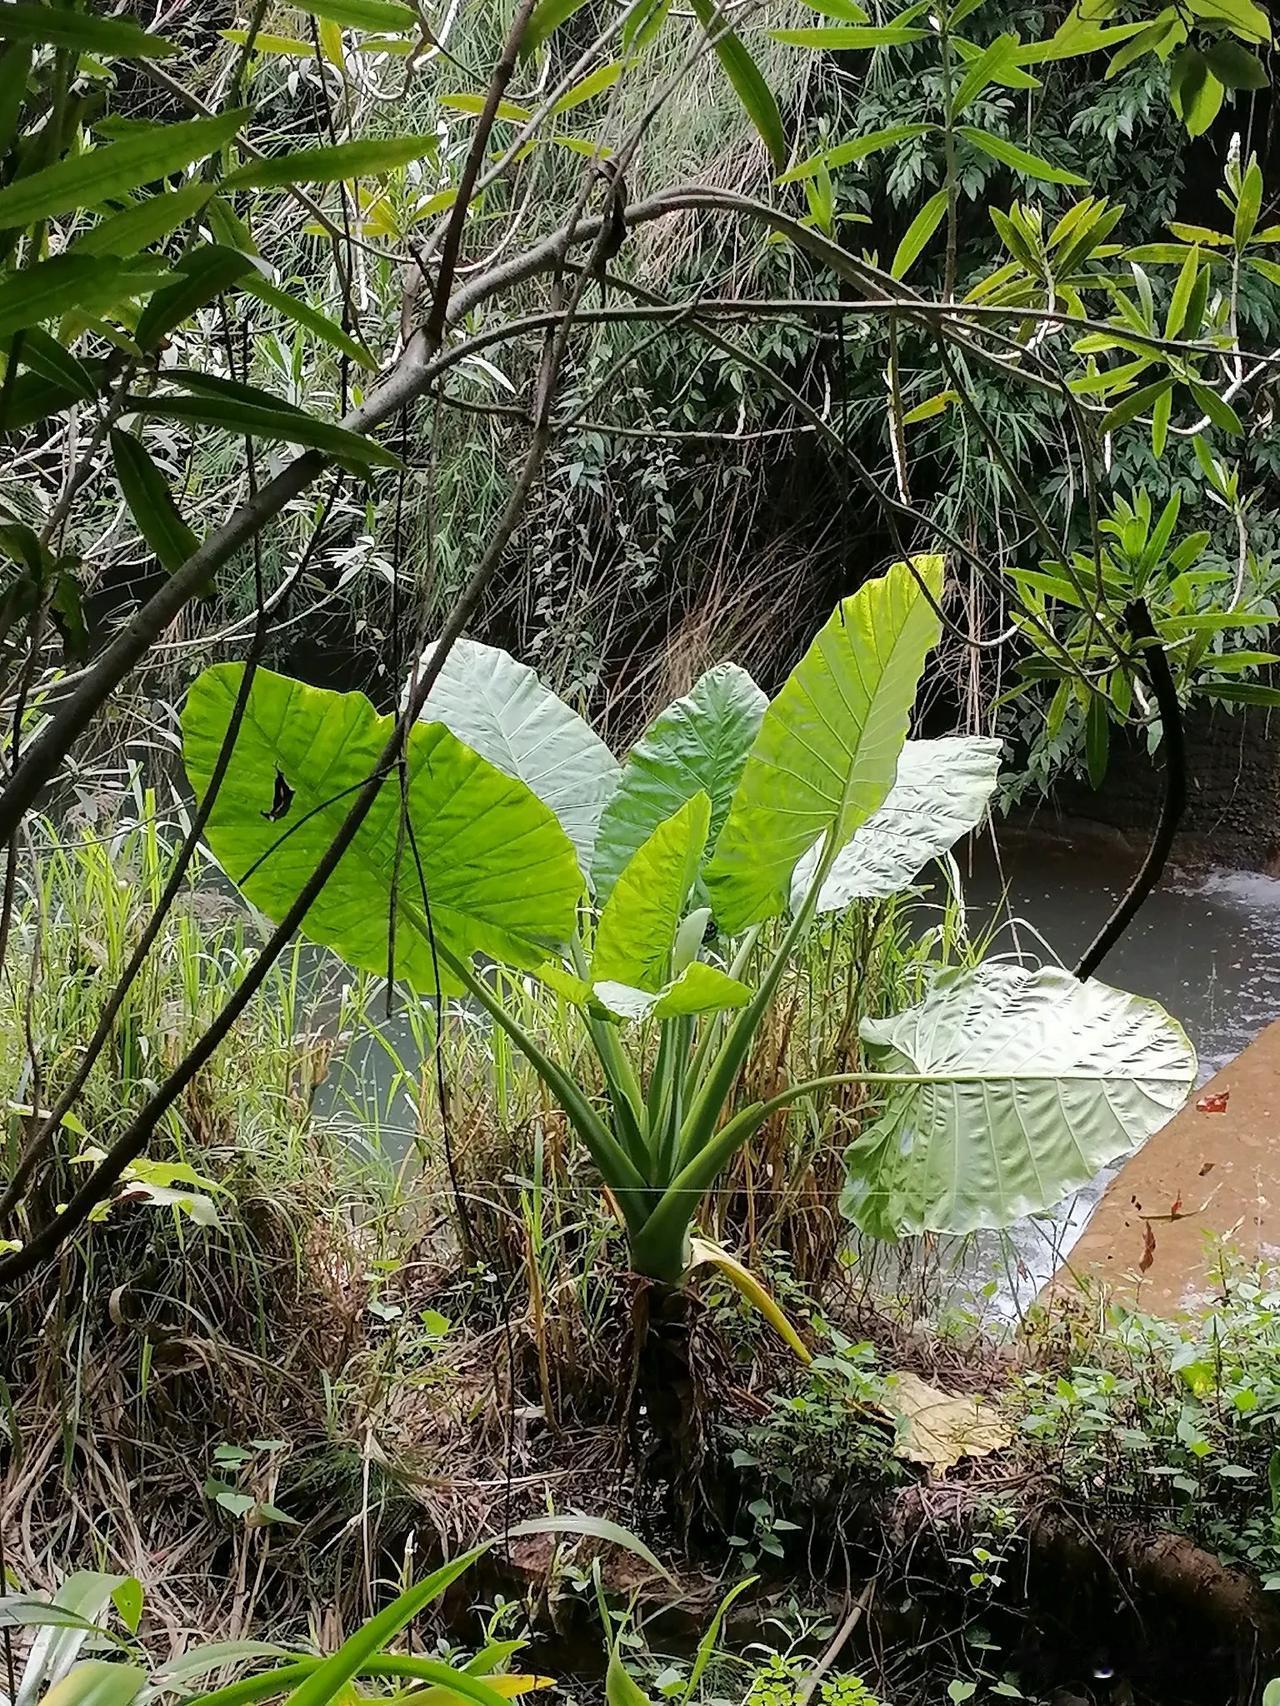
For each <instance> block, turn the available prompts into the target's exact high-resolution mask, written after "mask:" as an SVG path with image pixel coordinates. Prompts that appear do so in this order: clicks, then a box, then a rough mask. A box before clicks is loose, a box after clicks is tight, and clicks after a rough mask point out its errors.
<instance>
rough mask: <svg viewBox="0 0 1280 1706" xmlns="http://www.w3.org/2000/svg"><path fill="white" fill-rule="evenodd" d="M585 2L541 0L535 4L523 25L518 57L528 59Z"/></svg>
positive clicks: (575, 0) (581, 0) (584, 0)
mask: <svg viewBox="0 0 1280 1706" xmlns="http://www.w3.org/2000/svg"><path fill="white" fill-rule="evenodd" d="M585 4H586V0H542V3H541V4H540V5H538V6H535V7H534V9H533V15H532V16H531V17H530V19H529V22H528V23H527V24H526V25H525V27H524V35H523V36H522V37H521V39H520V57H521V59H528V58H529V57H530V55H532V54H534V53H536V52H537V51H538V49H539V48H540V47H541V46H542V44H543V42H544V41H546V39H547V37H548V36H549V35H550V34H551V33H552V31H553V30H558V29H559V28H560V26H561V24H563V23H564V22H565V20H566V19H568V18H571V17H572V16H573V14H574V13H575V12H576V11H578V10H579V9H580V8H581V7H582V6H584V5H585Z"/></svg>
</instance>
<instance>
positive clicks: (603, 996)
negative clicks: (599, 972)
mask: <svg viewBox="0 0 1280 1706" xmlns="http://www.w3.org/2000/svg"><path fill="white" fill-rule="evenodd" d="M592 992H593V994H594V995H595V997H596V999H597V1000H598V1001H599V1002H600V1004H601V1005H602V1006H603V1007H605V1008H606V1009H607V1010H608V1012H609V1013H611V1014H612V1015H613V1016H614V1017H615V1018H618V1019H648V1018H653V1019H678V1018H689V1017H693V1016H694V1015H695V1014H698V1013H727V1012H728V1011H729V1010H730V1009H731V1008H734V1007H745V1006H746V1005H747V1003H748V1001H750V999H751V991H750V989H748V987H747V985H746V984H745V983H740V982H739V981H738V979H737V978H736V977H730V976H729V974H728V972H725V971H721V970H720V968H719V966H712V965H708V964H707V963H706V961H705V960H693V961H692V962H691V963H690V964H689V965H687V966H686V967H685V968H684V970H683V971H682V972H681V973H680V975H679V977H676V978H673V979H672V980H671V982H670V983H668V984H665V985H664V986H663V987H662V988H661V989H660V990H658V991H657V992H656V993H654V992H653V991H650V990H647V989H636V988H635V987H634V986H633V985H631V984H626V983H618V982H615V981H613V980H611V979H604V980H602V981H601V982H599V983H597V984H595V985H594V986H593V991H592Z"/></svg>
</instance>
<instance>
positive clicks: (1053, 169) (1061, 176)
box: [957, 124, 1088, 185]
mask: <svg viewBox="0 0 1280 1706" xmlns="http://www.w3.org/2000/svg"><path fill="white" fill-rule="evenodd" d="M957 132H958V134H959V135H960V136H963V137H964V138H965V140H966V141H967V142H971V143H972V144H973V146H974V147H975V148H979V149H981V151H982V152H983V153H984V154H987V155H990V157H991V158H992V159H993V160H998V161H999V162H1000V164H1001V165H1002V166H1008V167H1010V168H1011V169H1012V170H1013V171H1015V172H1021V173H1022V175H1023V176H1024V177H1027V178H1041V179H1043V180H1044V182H1045V183H1049V184H1086V185H1087V183H1088V179H1087V178H1082V177H1081V176H1080V174H1079V172H1069V171H1068V170H1067V169H1066V167H1065V166H1055V165H1054V164H1053V162H1052V161H1051V160H1045V159H1044V158H1043V157H1042V156H1041V155H1039V154H1032V153H1031V152H1030V151H1029V150H1028V149H1026V148H1019V147H1018V145H1017V144H1016V143H1014V142H1010V141H1008V140H1007V138H1005V137H1003V136H993V135H992V134H991V132H990V131H989V130H978V129H977V128H976V126H974V125H971V124H962V125H959V126H957Z"/></svg>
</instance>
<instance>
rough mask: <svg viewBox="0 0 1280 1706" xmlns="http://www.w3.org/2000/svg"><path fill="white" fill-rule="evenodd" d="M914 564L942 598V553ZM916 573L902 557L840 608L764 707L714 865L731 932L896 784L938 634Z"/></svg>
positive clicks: (764, 908)
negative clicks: (818, 846)
mask: <svg viewBox="0 0 1280 1706" xmlns="http://www.w3.org/2000/svg"><path fill="white" fill-rule="evenodd" d="M916 572H918V573H919V574H920V576H921V578H923V580H924V582H925V584H926V585H927V586H928V588H929V590H930V592H931V593H932V595H933V598H934V599H935V600H937V599H939V598H940V597H941V593H942V560H941V558H938V557H922V558H919V559H917V565H916ZM916 572H913V570H912V569H911V568H910V567H909V566H908V565H907V564H905V563H895V564H894V566H893V567H892V568H891V569H890V570H889V572H888V573H887V574H885V575H881V576H879V577H878V578H877V579H875V580H870V581H868V582H867V583H866V584H865V585H864V586H862V587H860V588H859V589H858V591H857V592H856V593H854V594H853V596H852V597H851V598H846V599H844V600H843V602H842V603H840V604H839V605H837V607H836V609H835V611H834V613H833V614H832V616H831V619H830V620H829V621H828V622H827V624H826V625H825V627H823V628H822V629H821V630H820V631H819V633H818V635H817V637H816V639H815V640H814V642H813V644H812V645H811V646H810V647H809V650H808V651H807V652H806V653H805V655H804V657H803V658H801V660H800V662H799V663H798V664H797V665H796V667H795V669H794V670H793V671H792V672H791V675H790V676H789V678H788V680H787V682H786V684H785V686H784V687H783V689H782V691H781V692H780V693H779V694H778V697H777V698H776V699H775V700H774V701H773V703H772V704H771V705H770V706H769V709H768V710H767V711H766V712H765V716H764V721H763V723H762V724H761V728H760V733H759V734H758V736H757V737H756V741H755V744H754V746H753V747H752V749H751V755H750V757H749V758H748V759H747V765H746V769H745V770H744V771H743V774H742V780H741V782H740V783H739V784H738V789H737V792H736V793H735V795H734V797H733V803H732V805H731V806H730V808H729V815H728V819H727V820H726V822H725V826H724V829H723V830H722V831H721V834H720V839H719V841H718V842H717V843H716V850H715V854H714V856H713V858H712V860H711V863H710V865H709V866H708V868H707V887H708V889H709V890H710V893H711V901H712V905H713V907H714V908H715V914H716V919H717V922H718V923H719V925H720V928H721V929H722V930H724V931H726V932H727V933H728V934H730V935H733V934H735V933H736V932H738V931H740V930H743V929H745V928H746V927H747V926H748V925H751V924H756V923H758V922H760V921H761V920H762V919H765V918H772V917H774V916H776V914H778V913H779V912H782V911H783V910H784V909H785V908H786V906H787V903H788V901H789V899H790V894H791V877H792V873H793V872H794V870H795V868H796V865H797V864H798V863H799V861H800V859H801V858H803V856H804V855H805V854H806V853H807V852H808V851H809V849H810V848H811V847H813V846H814V845H815V843H817V842H818V841H819V840H821V839H822V837H823V836H824V835H826V833H827V832H828V831H829V830H831V831H833V832H834V837H835V844H836V846H838V847H842V846H843V845H844V844H845V843H846V842H847V841H848V840H849V839H850V837H851V836H852V835H853V833H854V831H855V830H856V829H858V828H859V826H860V825H861V824H863V823H865V822H866V820H867V818H869V817H870V816H871V814H872V812H874V811H875V810H876V809H877V807H879V806H880V804H881V803H882V802H883V800H884V798H885V796H886V795H887V794H888V792H889V789H890V788H891V787H892V785H893V779H894V775H895V773H896V770H897V765H898V755H899V753H900V752H901V750H902V743H903V741H904V740H905V739H906V733H907V719H908V716H909V715H910V712H911V706H912V704H913V702H914V700H915V696H916V686H917V683H918V682H919V679H920V672H921V670H922V669H923V667H924V660H925V658H926V656H927V655H928V653H929V651H930V650H931V648H932V647H933V646H934V645H936V644H937V641H938V637H939V634H940V632H941V624H940V623H939V620H938V617H937V615H936V613H935V611H934V609H933V607H932V605H931V604H930V602H929V600H928V599H927V598H926V597H925V596H924V593H923V592H922V591H921V588H920V584H919V581H918V580H917V578H916Z"/></svg>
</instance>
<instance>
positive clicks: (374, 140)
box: [223, 136, 439, 189]
mask: <svg viewBox="0 0 1280 1706" xmlns="http://www.w3.org/2000/svg"><path fill="white" fill-rule="evenodd" d="M438 147H439V138H438V137H436V136H387V137H360V138H357V140H356V141H354V142H338V143H335V144H334V145H333V146H332V147H324V148H295V149H291V150H290V151H289V152H288V153H287V154H275V155H273V156H272V157H271V158H270V159H269V160H252V161H250V163H249V164H248V165H247V166H241V167H240V169H239V170H238V171H235V172H232V174H231V175H230V177H228V178H226V179H225V180H224V182H223V187H224V188H225V189H244V188H248V187H252V188H254V189H265V188H272V189H280V188H283V187H284V186H286V185H288V184H332V183H338V182H340V181H341V182H345V181H346V180H348V179H351V178H365V177H373V176H376V175H377V174H378V173H380V172H390V171H394V170H395V168H396V167H398V166H404V165H407V164H408V163H409V161H410V160H421V159H423V158H424V156H426V155H431V154H434V153H435V152H436V149H437V148H438Z"/></svg>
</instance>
